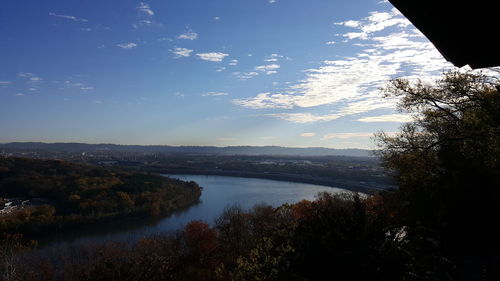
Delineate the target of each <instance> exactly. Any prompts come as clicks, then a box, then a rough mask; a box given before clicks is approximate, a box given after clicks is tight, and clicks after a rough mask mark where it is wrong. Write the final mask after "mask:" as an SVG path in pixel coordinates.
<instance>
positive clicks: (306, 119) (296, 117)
mask: <svg viewBox="0 0 500 281" xmlns="http://www.w3.org/2000/svg"><path fill="white" fill-rule="evenodd" d="M265 116H269V117H274V118H278V119H282V120H286V121H289V122H293V123H300V124H305V123H312V122H319V121H333V120H335V119H338V118H340V117H342V116H341V115H339V114H326V115H317V114H312V113H270V114H266V115H265Z"/></svg>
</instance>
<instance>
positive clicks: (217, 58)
mask: <svg viewBox="0 0 500 281" xmlns="http://www.w3.org/2000/svg"><path fill="white" fill-rule="evenodd" d="M196 55H197V56H198V57H199V58H200V59H202V60H206V61H213V62H221V61H222V60H223V59H224V58H225V57H227V56H229V54H225V53H218V52H212V53H199V54H196Z"/></svg>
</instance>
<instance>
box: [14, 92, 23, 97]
mask: <svg viewBox="0 0 500 281" xmlns="http://www.w3.org/2000/svg"><path fill="white" fill-rule="evenodd" d="M16 96H18V97H22V96H25V94H23V93H17V94H16Z"/></svg>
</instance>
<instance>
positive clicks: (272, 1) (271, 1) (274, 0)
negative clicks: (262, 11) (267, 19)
mask: <svg viewBox="0 0 500 281" xmlns="http://www.w3.org/2000/svg"><path fill="white" fill-rule="evenodd" d="M267 1H268V2H269V3H271V4H273V3H276V0H267Z"/></svg>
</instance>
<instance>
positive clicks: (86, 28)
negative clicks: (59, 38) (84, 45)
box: [80, 27, 92, 32]
mask: <svg viewBox="0 0 500 281" xmlns="http://www.w3.org/2000/svg"><path fill="white" fill-rule="evenodd" d="M80 30H81V31H85V32H90V31H92V28H88V27H82V28H80Z"/></svg>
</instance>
